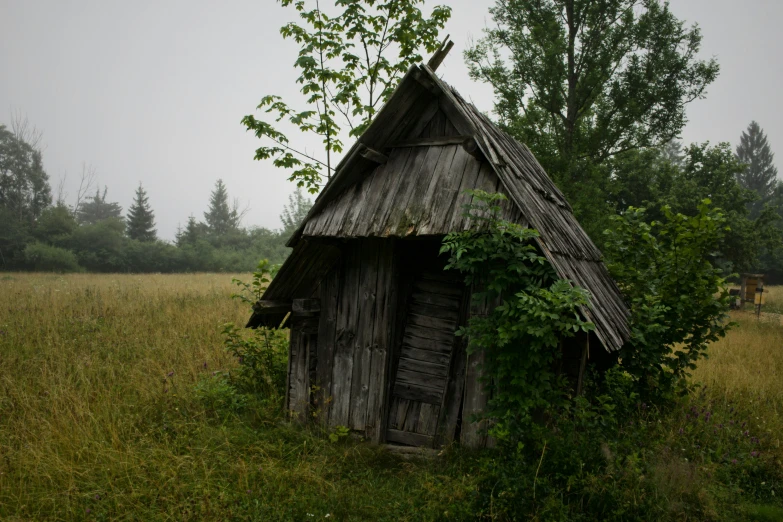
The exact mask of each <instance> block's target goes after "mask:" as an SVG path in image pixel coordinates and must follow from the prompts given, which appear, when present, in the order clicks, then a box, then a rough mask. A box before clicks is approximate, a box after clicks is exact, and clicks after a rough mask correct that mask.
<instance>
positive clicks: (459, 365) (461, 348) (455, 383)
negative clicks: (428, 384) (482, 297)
mask: <svg viewBox="0 0 783 522" xmlns="http://www.w3.org/2000/svg"><path fill="white" fill-rule="evenodd" d="M470 301H471V295H470V292H469V291H468V289H466V290H465V292H464V294H463V296H462V302H461V303H460V318H459V324H460V326H463V325H466V324H467V322H468V319H469V318H470ZM467 362H468V342H467V339H466V338H465V337H464V336H463V337H457V336H455V337H454V349H453V350H452V352H451V361H450V363H449V381H448V385H447V387H446V393H445V394H444V395H443V403H442V404H441V408H440V416H439V419H438V426H437V430H436V436H435V444H436V446H437V445H441V444H445V443H449V442H452V441H454V439H455V437H456V430H457V422H459V414H460V409H461V407H462V397H463V392H464V390H465V372H466V366H467Z"/></svg>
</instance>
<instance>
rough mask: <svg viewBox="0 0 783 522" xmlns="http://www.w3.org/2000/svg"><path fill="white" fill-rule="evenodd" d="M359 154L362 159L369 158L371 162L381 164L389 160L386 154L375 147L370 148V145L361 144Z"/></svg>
mask: <svg viewBox="0 0 783 522" xmlns="http://www.w3.org/2000/svg"><path fill="white" fill-rule="evenodd" d="M359 154H360V155H361V156H362V157H363V158H364V159H367V160H370V161H372V162H373V163H378V164H379V165H382V164H384V163H386V162H387V161H389V157H388V156H387V155H386V154H383V153H381V152H378V151H377V150H375V149H371V148H370V147H368V146H367V145H364V144H362V146H361V147H360V148H359Z"/></svg>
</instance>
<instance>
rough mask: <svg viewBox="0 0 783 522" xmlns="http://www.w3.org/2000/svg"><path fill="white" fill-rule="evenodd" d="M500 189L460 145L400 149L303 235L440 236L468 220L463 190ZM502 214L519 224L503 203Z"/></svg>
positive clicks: (319, 216)
mask: <svg viewBox="0 0 783 522" xmlns="http://www.w3.org/2000/svg"><path fill="white" fill-rule="evenodd" d="M475 188H480V189H483V190H486V191H487V192H498V191H500V192H503V191H504V189H503V187H502V185H501V183H500V180H499V179H498V177H497V175H496V174H495V172H494V170H493V169H492V167H491V166H490V165H489V164H488V163H486V162H481V161H479V160H478V159H476V158H475V157H473V156H471V155H470V154H468V153H467V152H466V151H465V149H463V148H462V146H461V145H443V146H432V147H404V148H400V149H394V150H392V151H391V152H390V153H389V161H388V162H387V163H385V164H383V165H380V166H378V167H377V168H376V169H375V170H374V171H373V172H372V173H371V174H370V175H369V176H367V177H366V178H364V179H363V180H362V181H361V182H359V183H357V184H356V185H354V186H353V187H351V188H350V189H348V190H346V191H345V192H344V193H343V194H342V195H341V196H340V197H338V198H336V199H335V200H333V201H332V202H331V203H330V204H329V205H327V206H326V208H324V209H323V211H322V212H321V213H319V214H317V215H315V216H313V217H312V218H311V219H310V220H309V221H308V222H307V225H306V226H305V229H304V235H305V236H311V237H312V236H329V237H347V238H351V237H372V236H375V237H390V236H395V237H410V236H425V235H445V234H447V233H449V232H452V231H455V230H467V229H469V228H470V226H471V224H470V221H469V220H468V219H466V218H465V216H464V212H465V209H464V206H465V205H466V204H469V203H471V201H472V198H471V197H470V196H468V195H466V194H464V192H465V191H466V190H470V189H475ZM503 209H504V210H503V213H502V217H503V218H504V219H508V220H509V221H514V222H520V221H521V213H520V212H519V210H518V209H517V208H516V207H515V206H513V205H510V204H508V202H506V203H504V205H503Z"/></svg>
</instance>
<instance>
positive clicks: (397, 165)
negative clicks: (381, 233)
mask: <svg viewBox="0 0 783 522" xmlns="http://www.w3.org/2000/svg"><path fill="white" fill-rule="evenodd" d="M410 155H411V149H402V150H394V151H392V152H391V153H390V154H389V162H388V163H386V164H385V165H382V166H381V167H378V168H377V169H375V171H374V172H373V173H372V174H371V175H370V176H371V178H372V179H371V181H370V185H369V186H368V191H369V194H368V195H367V198H366V199H365V202H364V205H363V206H362V208H361V211H360V212H359V215H358V217H357V218H356V219H355V220H354V226H353V227H352V228H351V230H350V235H351V236H364V237H367V236H369V235H371V234H370V232H371V231H373V232H374V231H375V230H372V226H373V225H374V223H373V219H372V217H373V214H374V213H375V212H376V211H377V209H378V205H379V204H380V202H381V201H383V198H385V197H387V196H388V191H389V190H390V189H391V186H393V185H394V183H395V182H396V181H397V180H396V179H395V176H397V175H398V174H396V173H397V172H399V171H400V170H401V169H403V168H404V166H405V164H406V162H407V161H408V157H409V156H410ZM343 228H344V227H343Z"/></svg>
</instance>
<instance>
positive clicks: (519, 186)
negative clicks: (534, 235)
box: [248, 65, 629, 447]
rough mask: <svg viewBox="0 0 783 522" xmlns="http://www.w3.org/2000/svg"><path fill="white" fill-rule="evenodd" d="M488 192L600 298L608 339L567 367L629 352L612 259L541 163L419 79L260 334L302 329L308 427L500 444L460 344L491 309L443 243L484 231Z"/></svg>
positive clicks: (430, 77)
mask: <svg viewBox="0 0 783 522" xmlns="http://www.w3.org/2000/svg"><path fill="white" fill-rule="evenodd" d="M474 188H479V189H483V190H486V191H488V192H501V193H503V194H505V195H506V196H507V197H508V201H506V202H504V206H503V217H504V218H505V219H507V220H510V221H514V222H516V223H520V224H522V225H525V226H529V227H531V228H535V229H537V230H538V231H539V233H540V239H539V240H538V246H539V247H540V249H541V251H542V252H543V254H544V255H545V256H546V257H547V259H548V260H549V261H550V263H551V264H552V266H553V267H554V268H555V269H556V271H557V273H558V274H559V275H560V276H561V277H563V278H567V279H569V280H571V281H573V283H574V284H576V285H578V286H580V287H582V288H585V289H586V290H588V291H589V293H590V295H591V304H590V306H589V307H586V308H585V309H584V310H583V313H584V316H585V318H586V319H588V320H590V321H592V322H594V323H595V326H596V328H595V332H594V333H593V334H591V336H590V337H591V338H593V339H594V340H593V341H590V340H589V339H584V338H582V340H581V341H579V345H578V347H577V348H575V349H574V350H571V351H570V352H568V353H564V364H565V365H570V366H571V367H572V368H573V367H574V366H576V367H577V368H578V367H579V366H580V364H581V367H582V368H584V364H585V361H586V359H587V358H589V359H590V360H591V361H593V360H596V359H600V358H601V357H602V356H603V357H604V358H606V354H607V353H608V352H613V351H616V350H618V349H619V348H620V347H621V345H622V344H623V343H624V342H625V340H627V339H628V337H629V327H628V322H627V319H628V315H629V312H628V309H627V307H626V305H625V303H624V301H623V299H622V297H621V295H620V292H619V290H618V288H617V286H616V285H615V283H614V281H613V280H612V279H611V277H610V276H609V274H608V272H607V270H606V267H605V266H604V264H603V263H602V261H601V253H600V252H599V251H598V249H597V248H596V247H595V245H594V244H593V243H592V241H591V240H590V238H589V237H588V236H587V234H585V232H584V231H583V230H582V228H581V227H580V226H579V223H577V221H576V219H575V218H574V216H573V213H572V210H571V207H570V206H569V204H568V202H566V200H565V199H564V197H563V195H562V194H561V193H560V191H559V190H558V189H557V187H556V186H555V185H554V183H553V182H552V181H551V180H550V179H549V178H548V177H547V175H546V173H545V172H544V170H543V169H542V167H541V166H540V165H539V164H538V162H537V161H536V159H535V158H534V157H533V155H532V154H531V152H530V151H529V150H528V149H527V147H525V146H524V145H522V144H521V143H519V142H517V141H516V140H514V139H513V138H512V137H511V136H509V135H508V134H506V133H504V132H503V131H501V130H500V129H499V128H498V127H497V126H496V125H494V124H493V123H492V122H491V121H490V120H489V119H488V118H487V117H486V116H484V115H483V114H481V113H480V112H479V111H478V110H477V109H476V108H475V107H474V106H473V105H471V104H470V103H467V102H466V101H465V100H464V99H463V98H462V97H460V95H459V94H458V93H457V92H456V91H455V90H454V89H453V88H451V87H450V86H448V85H446V84H445V83H444V82H443V81H441V79H440V78H438V77H437V76H436V75H435V73H434V72H433V70H432V69H431V68H430V67H429V66H428V65H419V66H415V67H412V68H411V69H410V71H408V73H407V74H406V75H405V77H404V78H403V79H402V81H401V82H400V85H399V86H398V87H397V89H396V91H395V92H394V93H393V95H392V96H391V98H390V99H389V101H388V102H387V103H386V104H385V105H384V107H383V108H382V110H381V111H380V112H379V113H378V114H377V115H376V117H375V119H374V121H373V122H372V124H371V125H370V126H369V128H368V129H367V130H366V131H365V132H364V134H363V135H362V136H361V137H360V138H359V140H358V141H357V142H356V143H355V144H354V145H353V147H352V148H351V149H350V151H349V152H348V153H347V154H346V155H345V158H344V159H343V160H342V161H341V162H340V164H339V165H338V166H337V168H336V169H335V174H334V176H333V177H332V179H331V180H330V181H329V183H328V184H327V185H326V187H325V188H324V190H323V191H322V193H321V194H320V196H319V197H318V198H317V199H316V201H315V204H314V205H313V208H312V210H311V211H310V213H309V214H308V216H307V218H306V219H305V220H304V222H303V223H302V225H301V226H300V227H299V229H298V230H297V231H296V232H295V233H294V235H293V237H292V238H291V240H290V241H289V243H288V245H289V246H291V247H293V252H292V253H291V255H290V257H289V258H288V259H287V261H286V262H285V263H284V264H283V266H282V268H281V269H280V271H279V273H278V274H277V276H276V277H275V278H274V280H273V281H272V282H271V284H270V285H269V287H268V288H267V290H266V292H265V293H264V295H263V297H262V299H261V301H259V302H258V303H257V305H256V307H255V313H254V314H253V316H252V318H251V319H250V322H249V323H248V326H250V327H258V326H279V325H280V324H281V323H282V322H283V321H284V320H285V322H286V324H287V325H288V326H290V328H291V345H290V357H289V368H288V385H287V396H286V404H287V407H288V409H289V410H291V411H292V412H294V414H295V415H297V416H299V417H300V418H307V417H309V416H311V415H315V416H318V417H319V418H320V419H321V420H322V421H323V422H324V423H326V424H327V425H328V426H346V427H348V428H350V429H351V430H355V431H359V432H362V433H363V434H364V436H366V437H367V438H368V439H370V440H372V441H375V442H391V443H398V444H407V445H414V446H430V447H432V446H437V445H440V444H442V443H446V442H449V441H452V440H455V439H459V440H461V441H462V443H463V444H465V445H469V446H483V445H485V444H486V442H487V438H486V434H485V433H484V430H482V429H481V428H482V426H480V425H479V423H476V422H472V419H474V418H475V417H474V414H477V413H480V412H481V411H482V409H483V407H484V405H486V402H487V395H486V393H485V391H484V389H483V386H482V384H481V383H480V382H479V368H480V365H481V355H480V354H477V355H476V356H471V357H468V355H467V353H466V341H465V340H464V339H462V338H458V337H456V336H455V335H454V331H455V330H456V329H457V327H458V326H459V325H462V324H465V322H466V321H467V320H468V318H469V317H470V316H471V314H476V313H483V312H484V311H483V310H479V309H476V307H475V306H474V307H473V308H471V304H470V299H469V295H470V289H469V288H466V287H465V285H464V283H463V282H462V278H461V277H460V275H459V274H457V273H451V272H450V271H449V272H445V271H444V270H443V267H444V265H445V259H443V256H438V249H439V246H440V243H441V240H442V238H443V236H444V235H445V234H447V233H449V232H452V231H459V230H466V229H469V228H470V227H471V226H473V224H472V223H471V222H470V220H469V219H466V218H465V216H464V215H463V211H464V209H463V207H464V205H465V204H467V203H469V202H470V196H467V195H466V194H465V191H466V190H468V189H474ZM585 341H588V342H585ZM585 345H587V346H590V347H591V348H590V349H589V350H583V349H582V348H581V347H582V346H585ZM571 373H573V371H572V372H571Z"/></svg>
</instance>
